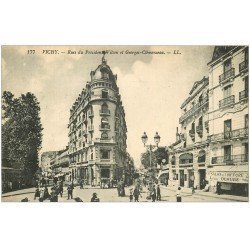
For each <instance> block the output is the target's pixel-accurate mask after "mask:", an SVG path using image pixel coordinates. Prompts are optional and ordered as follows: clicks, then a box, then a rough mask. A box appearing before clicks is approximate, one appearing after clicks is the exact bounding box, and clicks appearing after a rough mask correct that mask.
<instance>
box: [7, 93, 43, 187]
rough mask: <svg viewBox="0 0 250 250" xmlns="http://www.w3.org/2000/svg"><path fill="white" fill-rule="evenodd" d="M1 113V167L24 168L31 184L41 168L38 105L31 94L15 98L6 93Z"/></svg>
mask: <svg viewBox="0 0 250 250" xmlns="http://www.w3.org/2000/svg"><path fill="white" fill-rule="evenodd" d="M2 110H3V117H2V118H3V119H2V121H3V123H2V165H3V166H6V167H12V168H17V169H21V171H22V176H23V181H24V183H25V184H27V185H29V184H30V183H31V180H32V178H33V177H34V174H35V172H36V171H37V169H38V165H39V158H38V153H39V150H40V148H41V143H42V125H41V120H40V106H39V102H38V100H37V98H36V97H35V95H34V94H32V93H30V92H28V93H27V94H22V95H21V96H20V97H19V98H15V97H14V95H13V94H12V93H11V92H8V91H4V92H3V95H2Z"/></svg>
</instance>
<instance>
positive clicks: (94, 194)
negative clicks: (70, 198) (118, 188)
mask: <svg viewBox="0 0 250 250" xmlns="http://www.w3.org/2000/svg"><path fill="white" fill-rule="evenodd" d="M90 201H91V202H99V201H100V199H99V198H97V193H93V195H92V198H91V200H90Z"/></svg>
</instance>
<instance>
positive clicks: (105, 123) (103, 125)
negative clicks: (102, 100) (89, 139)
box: [101, 118, 109, 129]
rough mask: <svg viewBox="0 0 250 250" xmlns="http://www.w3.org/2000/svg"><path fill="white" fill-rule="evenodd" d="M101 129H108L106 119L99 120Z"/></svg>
mask: <svg viewBox="0 0 250 250" xmlns="http://www.w3.org/2000/svg"><path fill="white" fill-rule="evenodd" d="M101 128H107V129H109V122H108V119H107V118H102V120H101Z"/></svg>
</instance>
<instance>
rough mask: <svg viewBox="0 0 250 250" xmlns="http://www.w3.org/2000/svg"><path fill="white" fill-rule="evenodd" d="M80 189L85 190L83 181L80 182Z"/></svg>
mask: <svg viewBox="0 0 250 250" xmlns="http://www.w3.org/2000/svg"><path fill="white" fill-rule="evenodd" d="M80 189H83V180H82V179H81V180H80Z"/></svg>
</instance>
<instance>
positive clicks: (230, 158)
mask: <svg viewBox="0 0 250 250" xmlns="http://www.w3.org/2000/svg"><path fill="white" fill-rule="evenodd" d="M245 162H248V154H241V155H227V156H216V157H212V161H211V163H212V164H225V165H232V164H237V163H245Z"/></svg>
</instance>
